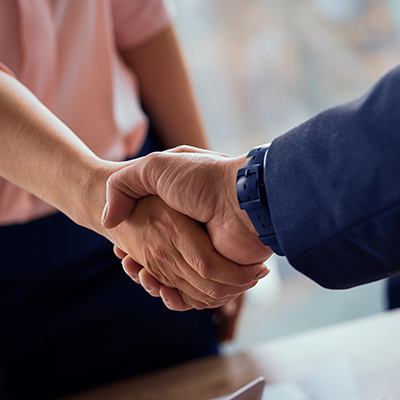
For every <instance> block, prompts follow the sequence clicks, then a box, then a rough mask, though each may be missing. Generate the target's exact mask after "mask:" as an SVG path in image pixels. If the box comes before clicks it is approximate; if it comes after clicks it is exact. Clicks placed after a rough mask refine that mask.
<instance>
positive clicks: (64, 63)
mask: <svg viewBox="0 0 400 400" xmlns="http://www.w3.org/2000/svg"><path fill="white" fill-rule="evenodd" d="M170 20H171V17H170V13H169V11H168V9H167V7H166V4H164V2H163V0H79V1H77V0H34V1H32V0H2V1H0V38H3V39H4V38H6V40H0V69H2V70H4V71H6V72H7V71H8V72H10V71H11V72H12V73H13V74H14V76H15V77H16V78H17V79H18V80H19V81H20V82H22V83H23V84H24V85H25V86H26V87H27V88H29V89H30V90H31V91H32V92H33V93H34V94H35V95H36V96H37V97H38V99H39V100H40V101H41V102H42V103H44V104H45V105H46V106H47V107H48V108H49V109H50V110H51V111H52V112H53V113H54V114H55V115H57V117H58V118H60V119H61V120H62V121H63V122H64V123H65V124H66V125H67V126H68V127H69V128H70V129H71V130H72V131H73V132H74V133H75V134H76V135H77V136H79V137H80V138H81V139H82V140H83V142H84V143H86V145H87V146H88V147H89V148H90V149H91V150H92V151H93V152H94V153H96V154H97V155H98V156H100V157H102V158H105V159H109V160H122V159H124V158H126V157H127V156H128V155H133V154H135V153H136V152H137V151H139V150H140V147H141V145H142V144H143V141H144V138H145V134H146V131H147V119H146V116H145V115H144V114H143V112H142V109H141V107H140V103H139V88H138V84H137V80H136V77H135V75H134V74H133V72H132V71H131V70H130V69H128V67H127V66H126V65H125V64H124V62H123V61H122V59H121V56H120V55H119V50H123V49H128V48H130V47H133V46H136V45H139V44H141V43H143V42H145V41H146V40H148V39H150V38H151V37H152V36H153V35H155V34H157V33H159V32H160V31H161V30H162V29H164V28H165V27H166V26H167V25H168V24H169V23H170ZM54 211H55V209H54V208H53V207H52V206H50V205H49V204H47V203H45V202H43V201H41V200H40V199H38V198H36V197H35V196H33V195H31V194H30V193H28V192H26V191H24V190H22V189H20V188H19V187H17V186H15V185H13V184H12V183H10V182H8V181H7V180H5V179H3V178H1V177H0V224H2V225H5V224H11V223H22V222H26V221H29V220H32V219H35V218H39V217H41V216H44V215H47V214H50V213H53V212H54Z"/></svg>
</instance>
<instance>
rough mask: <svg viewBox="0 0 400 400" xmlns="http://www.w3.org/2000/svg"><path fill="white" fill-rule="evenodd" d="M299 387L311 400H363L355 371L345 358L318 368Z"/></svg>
mask: <svg viewBox="0 0 400 400" xmlns="http://www.w3.org/2000/svg"><path fill="white" fill-rule="evenodd" d="M298 385H299V387H300V388H301V389H302V390H303V391H304V393H307V396H308V397H309V398H310V399H318V400H338V399H340V400H361V395H360V392H359V390H358V387H357V383H356V380H355V377H354V374H353V371H352V370H351V367H350V365H349V363H348V361H347V360H346V359H345V358H339V359H337V360H334V361H332V362H330V363H329V364H326V365H324V366H323V367H321V368H318V369H317V370H316V371H314V372H312V373H311V374H310V375H308V376H307V377H306V378H304V379H302V380H301V381H300V382H298Z"/></svg>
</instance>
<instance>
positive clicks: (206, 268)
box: [196, 258, 212, 280]
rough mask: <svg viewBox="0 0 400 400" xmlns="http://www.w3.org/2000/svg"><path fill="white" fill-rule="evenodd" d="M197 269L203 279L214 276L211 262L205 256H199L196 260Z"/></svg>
mask: <svg viewBox="0 0 400 400" xmlns="http://www.w3.org/2000/svg"><path fill="white" fill-rule="evenodd" d="M196 270H197V273H198V274H199V275H200V276H201V277H202V278H203V279H206V280H209V279H210V278H211V276H212V267H211V264H210V263H209V262H208V261H207V260H205V259H204V258H199V259H198V260H197V261H196Z"/></svg>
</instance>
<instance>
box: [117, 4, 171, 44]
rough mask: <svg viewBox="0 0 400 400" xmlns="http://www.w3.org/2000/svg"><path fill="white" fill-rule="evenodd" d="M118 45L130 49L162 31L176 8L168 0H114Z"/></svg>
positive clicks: (169, 21)
mask: <svg viewBox="0 0 400 400" xmlns="http://www.w3.org/2000/svg"><path fill="white" fill-rule="evenodd" d="M111 4H112V15H113V20H114V21H113V22H114V30H115V40H116V45H117V47H118V48H119V49H121V50H123V49H128V48H130V47H133V46H137V45H139V44H142V43H144V42H145V41H146V40H148V39H150V38H151V37H152V36H154V35H156V34H157V33H159V32H161V31H162V30H163V29H164V28H165V27H167V26H168V25H169V24H170V23H171V20H172V17H173V14H174V10H173V8H172V5H171V4H170V3H169V2H167V1H166V0H112V1H111Z"/></svg>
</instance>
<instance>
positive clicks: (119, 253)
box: [114, 245, 128, 260]
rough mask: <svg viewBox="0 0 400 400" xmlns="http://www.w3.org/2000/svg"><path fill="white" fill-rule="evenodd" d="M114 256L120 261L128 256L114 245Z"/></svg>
mask: <svg viewBox="0 0 400 400" xmlns="http://www.w3.org/2000/svg"><path fill="white" fill-rule="evenodd" d="M114 254H115V255H116V256H117V257H118V258H120V259H121V260H123V259H124V258H125V257H126V256H127V255H128V254H127V253H125V252H124V251H123V250H121V249H120V248H119V247H118V246H115V245H114Z"/></svg>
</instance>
